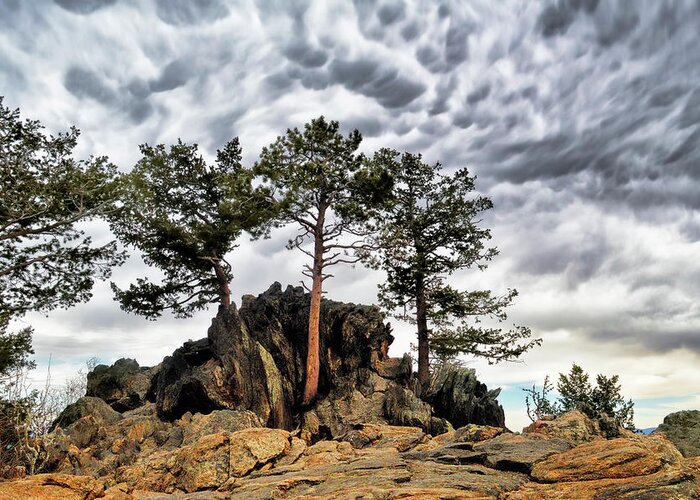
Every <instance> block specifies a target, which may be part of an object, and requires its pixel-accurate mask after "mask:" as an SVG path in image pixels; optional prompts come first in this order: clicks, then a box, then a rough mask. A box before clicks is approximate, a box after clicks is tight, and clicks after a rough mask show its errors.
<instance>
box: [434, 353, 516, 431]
mask: <svg viewBox="0 0 700 500" xmlns="http://www.w3.org/2000/svg"><path fill="white" fill-rule="evenodd" d="M500 392H501V390H500V389H495V390H491V391H489V390H488V389H487V387H486V385H484V384H482V383H481V382H479V381H478V380H477V378H476V372H475V371H474V369H472V368H464V367H460V366H455V365H442V366H441V367H439V368H438V369H437V370H436V371H435V373H434V374H433V376H432V379H431V381H430V386H429V387H428V389H427V391H426V393H425V394H424V395H423V396H422V398H423V399H424V400H425V401H427V402H428V403H430V405H431V406H432V407H433V412H434V414H435V416H436V417H440V418H445V419H447V420H448V421H449V422H450V423H451V424H452V425H453V426H454V427H463V426H465V425H467V424H478V425H491V426H494V427H505V413H504V411H503V407H502V406H501V405H500V404H498V401H497V400H496V398H497V397H498V395H499V394H500Z"/></svg>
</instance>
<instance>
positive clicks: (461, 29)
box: [445, 20, 472, 66]
mask: <svg viewBox="0 0 700 500" xmlns="http://www.w3.org/2000/svg"><path fill="white" fill-rule="evenodd" d="M471 29H472V28H471V25H470V24H468V23H465V22H464V21H458V20H452V21H450V27H449V28H448V30H447V34H446V35H445V62H446V63H447V64H449V65H450V66H455V65H458V64H460V63H461V62H464V61H466V60H467V58H468V57H469V45H468V44H467V42H468V37H469V33H470V32H471Z"/></svg>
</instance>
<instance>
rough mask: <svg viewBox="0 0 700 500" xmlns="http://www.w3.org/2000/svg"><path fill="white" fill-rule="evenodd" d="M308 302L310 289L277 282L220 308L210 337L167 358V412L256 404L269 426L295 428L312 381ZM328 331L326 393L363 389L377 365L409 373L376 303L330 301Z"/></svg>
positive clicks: (324, 334)
mask: <svg viewBox="0 0 700 500" xmlns="http://www.w3.org/2000/svg"><path fill="white" fill-rule="evenodd" d="M308 307H309V296H308V294H304V293H303V289H301V288H300V287H297V288H293V287H288V288H287V289H286V290H285V291H284V292H282V288H281V285H280V284H279V283H275V284H274V285H272V286H271V287H270V289H268V290H267V291H266V292H264V293H263V294H261V295H259V296H258V297H257V298H254V297H252V296H246V297H244V299H243V305H242V306H241V310H240V312H239V311H237V310H236V308H235V306H231V307H230V308H228V309H225V310H222V311H220V313H219V315H218V316H217V317H216V318H215V319H214V321H213V323H212V326H211V328H210V329H209V332H208V337H207V340H206V341H200V342H199V343H189V344H186V345H185V346H183V347H181V348H180V349H178V350H177V351H176V352H175V353H174V354H173V356H170V357H168V358H166V359H165V360H164V361H163V365H162V369H161V370H160V372H159V373H158V376H157V380H155V381H154V392H155V394H156V401H157V404H158V411H159V414H160V415H161V416H162V417H163V418H168V419H174V418H178V417H180V416H181V415H182V414H184V413H185V412H186V411H191V412H195V411H199V412H202V413H206V412H209V411H211V410H213V409H223V408H227V409H249V410H251V411H253V412H255V413H256V414H257V415H258V416H259V417H260V418H261V419H262V421H263V423H264V424H265V425H267V426H271V427H279V428H285V429H291V428H292V427H293V423H294V422H293V414H294V412H295V411H297V410H298V406H297V405H298V403H299V401H300V397H301V394H300V390H301V388H302V387H303V380H304V372H305V360H306V335H307V326H306V325H307V322H308ZM320 336H321V353H322V356H321V371H320V380H319V390H320V393H321V395H322V396H325V395H327V394H328V393H329V392H330V390H331V388H338V387H341V388H342V387H359V386H362V385H363V383H364V382H366V379H367V378H368V377H369V372H370V371H371V367H372V366H373V364H374V366H377V367H380V368H381V369H382V371H383V373H384V374H385V375H386V374H388V373H389V372H391V373H393V374H395V375H396V376H397V377H403V376H405V374H404V372H405V368H401V366H402V365H401V364H400V363H399V364H398V365H397V366H396V367H394V369H390V367H389V365H390V364H391V363H388V364H387V360H388V359H389V358H388V356H387V355H386V349H387V348H388V345H389V344H390V343H391V341H392V340H393V338H392V337H391V333H390V329H389V327H388V326H387V325H385V324H384V317H383V315H382V314H381V313H380V312H379V310H378V309H377V308H376V307H368V306H356V305H354V304H341V303H337V302H332V301H327V300H326V301H324V302H323V305H322V308H321V326H320ZM194 351H196V352H197V353H200V354H198V355H194V354H193V352H194ZM208 353H209V354H208ZM207 356H209V357H207ZM360 379H362V380H360ZM193 405H197V407H195V408H193Z"/></svg>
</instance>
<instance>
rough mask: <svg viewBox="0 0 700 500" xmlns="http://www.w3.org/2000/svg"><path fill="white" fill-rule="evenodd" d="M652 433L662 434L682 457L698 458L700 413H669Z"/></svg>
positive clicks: (699, 449) (696, 411)
mask: <svg viewBox="0 0 700 500" xmlns="http://www.w3.org/2000/svg"><path fill="white" fill-rule="evenodd" d="M654 432H655V433H657V432H660V433H663V434H664V435H665V436H666V437H667V438H668V439H669V440H670V441H671V442H672V443H673V444H675V445H676V447H677V448H678V450H679V451H680V452H681V453H682V454H683V456H684V457H698V456H700V411H698V410H686V411H679V412H676V413H671V414H670V415H667V416H666V417H664V422H663V423H662V424H661V425H659V426H658V427H657V428H656V430H655V431H654Z"/></svg>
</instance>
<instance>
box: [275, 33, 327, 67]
mask: <svg viewBox="0 0 700 500" xmlns="http://www.w3.org/2000/svg"><path fill="white" fill-rule="evenodd" d="M283 52H284V55H285V56H287V58H288V59H289V60H290V61H293V62H295V63H297V64H299V65H301V66H304V67H305V68H317V67H319V66H323V65H324V64H326V61H328V55H327V54H326V53H325V52H324V51H323V50H321V49H318V48H314V47H312V46H311V45H310V44H308V43H307V42H306V41H303V40H294V41H293V42H292V43H291V44H290V45H288V46H287V47H285V48H284V51H283Z"/></svg>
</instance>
